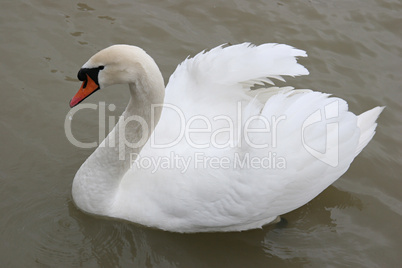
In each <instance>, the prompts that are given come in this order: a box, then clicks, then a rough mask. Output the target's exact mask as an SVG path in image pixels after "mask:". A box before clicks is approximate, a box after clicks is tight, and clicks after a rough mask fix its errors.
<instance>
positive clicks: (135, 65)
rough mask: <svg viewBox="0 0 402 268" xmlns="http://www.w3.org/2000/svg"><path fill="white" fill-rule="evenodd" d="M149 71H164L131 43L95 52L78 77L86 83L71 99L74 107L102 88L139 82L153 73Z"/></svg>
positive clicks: (153, 72) (71, 104) (71, 105)
mask: <svg viewBox="0 0 402 268" xmlns="http://www.w3.org/2000/svg"><path fill="white" fill-rule="evenodd" d="M149 73H150V74H155V73H156V74H157V73H159V74H160V71H159V68H158V66H157V65H156V63H155V61H154V60H153V59H152V58H151V57H150V56H149V55H148V54H147V53H146V52H145V51H144V50H143V49H141V48H139V47H136V46H130V45H113V46H110V47H108V48H105V49H103V50H101V51H99V52H98V53H96V54H95V55H93V56H92V57H91V58H90V59H89V60H88V61H87V62H86V63H85V64H84V65H83V66H82V67H81V69H80V70H79V72H78V74H77V77H78V79H79V80H80V81H83V83H82V86H81V88H80V90H79V91H78V92H77V94H75V96H74V97H73V99H72V100H71V102H70V107H74V106H76V105H77V104H79V103H80V102H81V101H83V100H84V99H86V98H87V97H89V96H90V95H91V94H92V93H94V92H95V91H97V90H98V89H101V88H105V87H107V86H110V85H114V84H127V83H128V84H132V83H136V82H137V81H139V80H141V79H142V77H144V76H145V74H147V76H150V75H149ZM151 76H152V75H151ZM150 78H152V77H150ZM155 79H158V78H155ZM162 83H163V78H162Z"/></svg>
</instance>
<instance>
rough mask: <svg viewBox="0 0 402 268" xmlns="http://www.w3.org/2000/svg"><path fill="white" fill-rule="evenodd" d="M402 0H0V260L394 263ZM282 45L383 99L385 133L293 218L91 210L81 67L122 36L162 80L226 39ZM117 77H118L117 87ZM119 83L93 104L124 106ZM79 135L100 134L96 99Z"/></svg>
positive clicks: (353, 99) (353, 94) (325, 87)
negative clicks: (186, 217)
mask: <svg viewBox="0 0 402 268" xmlns="http://www.w3.org/2000/svg"><path fill="white" fill-rule="evenodd" d="M401 27H402V3H401V1H391V0H382V1H380V0H356V1H346V0H334V1H325V0H301V1H285V0H280V1H262V0H257V1H256V0H252V1H249V0H234V1H228V0H227V1H180V0H169V1H156V0H151V1H150V0H147V1H145V0H139V1H128V0H124V1H111V0H108V1H95V0H88V1H83V0H81V1H49V0H21V1H9V0H2V1H1V9H0V81H1V89H0V101H1V105H0V215H1V216H0V263H1V266H2V267H79V266H82V267H98V266H101V267H133V266H134V267H269V266H274V267H277V266H286V267H300V266H313V267H323V266H326V265H331V266H352V265H353V266H355V267H397V266H399V265H400V263H401V261H402V257H401V254H400V252H401V250H402V231H401V223H402V194H401V190H402V178H401V171H402V168H401V162H402V153H401V151H402V150H401V149H402V148H401V145H402V137H401V136H402V135H401V133H402V127H401V122H402V116H401V112H402V105H401V101H402V93H401V80H402V78H401V75H402V63H401V57H402V32H401ZM245 41H248V42H252V43H255V44H261V43H266V42H275V43H285V44H289V45H292V46H295V47H297V48H300V49H303V50H305V51H307V53H308V55H309V57H308V58H306V59H301V60H300V62H301V63H302V64H303V65H305V66H306V67H307V68H308V69H309V71H310V73H311V74H310V75H309V76H306V77H299V78H296V79H287V81H288V82H289V84H290V85H293V86H295V87H298V88H311V89H314V90H318V91H322V92H327V93H331V94H333V95H335V96H338V97H341V98H343V99H345V100H347V101H348V103H349V107H350V110H351V111H353V112H354V113H356V114H358V113H361V112H363V111H365V110H368V109H370V108H373V107H375V106H379V105H381V106H386V107H387V108H386V110H385V111H384V113H383V114H382V115H381V116H380V119H379V121H378V123H379V126H378V128H377V134H376V136H375V137H374V139H373V140H372V141H371V143H370V144H369V145H368V146H367V147H366V149H364V151H363V152H362V153H361V154H360V155H359V156H358V157H357V158H356V159H355V161H354V162H353V164H352V165H351V167H350V169H349V170H348V171H347V172H346V174H344V175H343V176H342V177H341V178H340V179H339V180H338V181H337V182H336V183H334V184H333V185H332V186H330V187H329V188H328V189H327V190H325V191H324V192H323V193H321V194H320V195H319V196H318V197H317V198H315V199H314V200H312V201H311V202H310V203H308V204H307V205H305V206H303V207H301V208H299V209H297V210H295V211H293V212H290V213H288V214H286V215H284V217H285V218H286V220H287V222H288V223H287V224H286V225H277V226H266V227H264V228H263V229H260V230H252V231H247V232H241V233H224V234H191V235H183V234H174V233H168V232H163V231H158V230H152V229H148V228H144V227H141V226H137V225H134V224H130V223H126V222H121V221H117V220H107V219H103V218H97V217H93V216H89V215H86V214H84V213H82V212H80V211H79V210H78V209H77V208H76V207H75V206H74V205H73V203H72V198H71V184H72V180H73V177H74V174H75V172H76V171H77V169H78V168H79V166H80V165H81V163H82V162H83V161H84V160H85V159H86V158H87V157H88V156H89V155H90V153H91V152H92V151H93V149H80V148H77V147H75V146H73V145H72V144H71V143H69V141H68V140H67V138H66V135H65V132H64V127H63V126H64V122H65V120H66V117H68V116H69V111H70V109H69V106H68V103H69V100H70V99H71V97H72V96H73V95H74V94H75V93H76V91H77V90H78V88H79V86H80V82H79V81H78V80H77V79H76V73H77V71H78V70H79V68H80V67H81V65H82V64H83V63H84V62H85V61H86V60H87V59H88V58H89V57H90V56H92V55H93V54H94V53H95V52H97V51H98V50H100V49H102V48H104V47H106V46H109V45H111V44H115V43H127V44H134V45H137V46H140V47H142V48H144V49H145V50H146V51H147V52H148V53H149V54H150V55H151V56H152V57H153V58H154V59H155V61H156V62H157V63H158V65H159V66H160V69H161V71H162V73H163V76H164V78H165V81H166V82H167V81H168V78H169V76H170V74H171V73H172V72H173V71H174V69H175V67H176V66H177V64H179V63H180V62H181V61H182V60H184V59H185V58H186V57H187V56H188V55H195V54H196V53H198V52H199V51H201V50H203V49H210V48H212V47H215V46H216V45H219V44H222V43H232V44H235V43H240V42H245ZM119 87H120V88H121V89H119ZM127 98H128V92H127V89H126V87H125V86H117V89H116V90H110V91H108V90H104V91H100V92H98V93H96V94H95V95H93V96H91V98H90V99H89V100H88V101H87V102H88V103H98V102H99V101H105V102H106V104H115V105H116V106H117V109H116V110H115V111H107V112H108V114H107V116H116V117H117V116H118V115H119V113H121V111H122V110H123V109H124V107H125V105H126V104H127ZM72 126H73V133H74V135H75V137H76V138H77V139H79V140H81V141H83V142H92V141H97V137H98V132H99V131H98V111H94V110H90V109H88V110H86V111H80V112H79V113H77V115H75V116H74V120H73V122H72Z"/></svg>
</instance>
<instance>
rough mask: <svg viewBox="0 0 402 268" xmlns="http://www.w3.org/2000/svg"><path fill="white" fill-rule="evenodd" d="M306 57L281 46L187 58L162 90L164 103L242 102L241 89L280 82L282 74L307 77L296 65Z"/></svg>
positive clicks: (240, 47)
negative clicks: (225, 100)
mask: <svg viewBox="0 0 402 268" xmlns="http://www.w3.org/2000/svg"><path fill="white" fill-rule="evenodd" d="M306 56H307V54H306V52H305V51H303V50H299V49H296V48H293V47H291V46H288V45H282V44H273V43H270V44H263V45H259V46H254V45H252V44H250V43H243V44H239V45H233V46H226V47H225V46H223V45H221V46H218V47H216V48H214V49H212V50H210V51H208V52H205V51H203V52H201V53H199V54H197V55H196V56H195V57H193V58H187V59H186V60H185V61H184V62H182V63H181V64H180V65H179V66H178V67H177V69H176V70H175V72H174V73H173V74H172V76H171V77H170V79H169V83H168V85H167V87H166V92H167V94H166V102H169V103H180V105H181V104H182V102H183V100H186V102H192V101H197V102H198V103H199V101H200V100H203V102H204V103H209V102H211V101H212V102H213V101H214V100H217V99H219V98H220V97H230V96H232V97H233V98H237V99H245V98H247V95H246V94H245V90H244V87H246V88H249V87H250V86H252V85H254V84H262V83H269V84H273V82H272V80H271V79H279V80H282V81H283V78H282V76H284V75H288V76H299V75H307V74H308V73H309V72H308V71H307V69H306V68H304V67H303V66H302V65H300V64H299V63H297V57H306ZM228 91H230V92H228Z"/></svg>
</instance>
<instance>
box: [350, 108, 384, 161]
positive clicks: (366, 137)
mask: <svg viewBox="0 0 402 268" xmlns="http://www.w3.org/2000/svg"><path fill="white" fill-rule="evenodd" d="M384 108H385V107H379V106H378V107H375V108H373V109H371V110H369V111H366V112H364V113H362V114H361V115H359V116H358V117H357V126H358V127H359V128H360V138H359V144H358V145H357V148H356V155H358V154H359V153H360V152H361V151H362V150H363V148H364V147H366V145H367V144H368V143H369V142H370V140H371V139H372V138H373V136H374V134H375V129H376V127H377V123H376V120H377V118H378V116H379V115H380V114H381V112H382V111H383V110H384Z"/></svg>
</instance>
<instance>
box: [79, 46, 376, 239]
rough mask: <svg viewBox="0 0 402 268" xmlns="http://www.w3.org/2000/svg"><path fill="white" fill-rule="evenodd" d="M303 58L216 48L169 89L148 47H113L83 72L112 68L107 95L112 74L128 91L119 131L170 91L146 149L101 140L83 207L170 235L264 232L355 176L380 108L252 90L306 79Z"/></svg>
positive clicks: (130, 128) (105, 74)
mask: <svg viewBox="0 0 402 268" xmlns="http://www.w3.org/2000/svg"><path fill="white" fill-rule="evenodd" d="M305 56H306V53H305V52H304V51H302V50H298V49H295V48H292V47H290V46H288V45H280V44H264V45H260V46H253V45H251V44H248V43H245V44H239V45H233V46H227V47H224V46H219V47H216V48H214V49H212V50H210V51H208V52H201V53H199V54H198V55H196V56H195V57H194V58H188V59H186V60H185V61H184V62H183V63H181V64H180V65H179V66H178V67H177V69H176V71H175V72H174V73H173V74H172V76H171V77H170V80H169V83H168V85H167V86H166V91H165V92H164V88H163V84H161V74H160V72H159V70H158V68H157V66H156V64H155V63H154V62H153V60H152V59H151V58H150V57H149V56H148V55H147V54H146V53H145V52H144V51H142V50H141V49H139V48H137V47H132V46H125V45H116V46H112V47H109V48H107V49H105V50H103V51H101V52H99V53H98V54H96V55H94V56H93V57H92V58H91V59H90V60H89V61H88V62H87V63H86V64H85V65H84V67H85V68H87V69H91V68H97V67H99V66H101V65H102V66H105V68H104V69H103V70H101V71H100V72H99V85H100V87H101V88H103V87H104V86H106V85H109V84H111V83H110V82H109V80H110V77H114V78H113V79H114V80H117V82H116V81H114V83H123V82H126V83H128V84H129V85H130V92H131V100H130V102H129V105H128V107H127V109H126V111H125V113H124V114H123V116H124V117H123V118H122V119H120V121H119V123H118V126H119V125H123V123H124V122H123V121H124V119H125V118H126V119H127V118H129V117H130V116H132V115H139V116H142V117H144V118H145V121H146V122H147V123H151V121H150V120H151V118H150V117H149V113H150V112H149V111H150V110H149V106H150V105H152V104H158V103H160V102H161V100H163V93H165V98H164V103H165V105H166V106H165V107H164V108H163V110H162V113H161V116H160V120H159V122H158V123H157V125H156V128H155V131H154V132H153V133H152V134H151V133H150V132H149V134H150V135H151V136H150V138H149V139H148V141H147V142H146V144H145V145H144V146H143V147H142V146H141V147H140V148H134V149H133V148H129V147H128V146H125V145H124V144H122V143H120V144H117V145H116V147H113V148H108V146H105V147H103V145H105V144H107V142H104V143H103V144H102V146H100V147H102V148H98V149H97V150H96V151H95V152H94V153H93V154H92V155H91V156H90V157H89V158H88V160H87V161H86V162H85V163H84V164H83V165H82V167H81V168H80V170H79V171H78V172H77V175H76V177H75V179H74V183H73V197H74V201H75V203H76V204H77V206H78V207H80V208H81V209H82V210H84V211H87V212H89V213H94V214H100V215H104V216H109V217H115V218H121V219H125V220H129V221H132V222H136V223H139V224H142V225H146V226H150V227H155V228H160V229H163V230H169V231H174V232H208V231H241V230H247V229H252V228H259V227H261V226H262V225H264V224H267V223H270V222H271V221H273V220H274V219H275V218H276V217H277V216H278V215H282V214H284V213H287V212H289V211H291V210H293V209H296V208H298V207H300V206H302V205H304V204H305V203H307V202H308V201H310V200H311V199H313V198H314V197H315V196H317V195H318V194H319V193H320V192H322V191H323V190H324V189H325V188H326V187H328V186H329V185H330V184H332V183H333V182H334V181H335V180H336V179H338V178H339V177H340V176H341V175H342V174H343V173H344V172H345V171H346V170H347V169H348V167H349V165H350V164H351V162H352V161H353V159H354V158H355V157H356V156H357V154H359V153H360V151H361V150H362V149H363V148H364V147H365V146H366V145H367V143H368V142H369V141H370V140H371V139H372V137H373V135H374V133H375V128H376V123H375V121H376V119H377V118H378V116H379V114H380V113H381V111H382V110H383V108H382V107H376V108H374V109H372V110H370V111H367V112H365V113H363V114H362V115H360V116H356V115H354V114H353V113H351V112H349V111H348V106H347V103H346V102H345V101H344V100H342V99H339V98H335V97H330V96H329V95H328V94H324V93H320V92H314V91H311V90H294V89H293V88H291V87H283V88H278V87H271V88H266V87H263V88H261V89H255V90H251V89H250V86H252V85H254V84H262V85H264V84H263V83H272V80H271V79H279V80H282V81H284V80H283V78H282V76H285V75H288V76H298V75H307V74H308V71H307V70H306V69H305V68H304V67H303V66H302V65H300V64H298V63H297V61H296V57H305ZM123 73H124V74H123ZM116 77H117V78H116ZM318 119H319V120H318ZM155 121H157V120H155ZM118 126H116V128H115V130H113V131H112V134H111V135H112V136H113V135H116V134H118V133H119V132H118ZM183 128H184V132H183ZM245 129H246V131H245ZM126 133H128V136H129V138H128V139H131V142H134V141H138V139H139V134H140V133H142V132H141V128H140V127H139V126H138V124H135V123H134V124H127V125H126ZM142 135H144V133H142ZM116 136H118V135H116ZM145 138H148V136H146V137H145ZM166 144H171V145H170V146H163V145H166ZM122 146H123V147H122ZM162 147H165V148H162ZM117 148H120V149H122V148H123V149H124V150H125V151H126V152H125V153H126V154H125V155H126V159H125V160H124V161H120V160H119V161H118V160H117V158H118V156H119V153H121V152H120V151H119V150H118V149H117ZM130 154H131V156H138V157H137V158H136V159H135V161H134V159H132V160H133V161H132V162H130V159H127V156H129V155H130ZM253 161H254V162H253ZM129 164H131V168H128V165H129Z"/></svg>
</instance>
